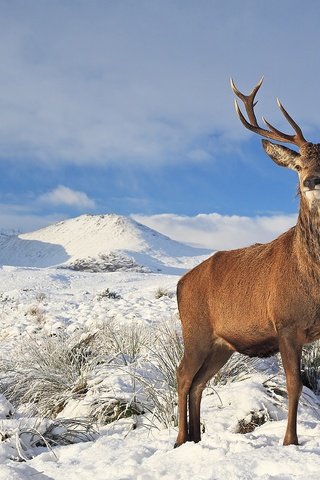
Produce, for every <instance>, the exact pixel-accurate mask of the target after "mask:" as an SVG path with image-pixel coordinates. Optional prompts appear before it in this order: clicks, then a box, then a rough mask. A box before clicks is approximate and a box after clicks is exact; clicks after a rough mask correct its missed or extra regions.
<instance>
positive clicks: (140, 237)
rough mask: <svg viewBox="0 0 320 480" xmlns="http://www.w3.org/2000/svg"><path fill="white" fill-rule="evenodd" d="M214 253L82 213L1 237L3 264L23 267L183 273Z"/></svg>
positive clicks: (115, 218)
mask: <svg viewBox="0 0 320 480" xmlns="http://www.w3.org/2000/svg"><path fill="white" fill-rule="evenodd" d="M210 253H211V252H210V251H209V250H204V249H200V248H195V247H191V246H188V245H185V244H183V243H179V242H176V241H174V240H172V239H170V238H169V237H167V236H165V235H162V234H161V233H159V232H157V231H155V230H152V229H151V228H149V227H146V226H145V225H142V224H141V223H138V222H136V221H135V220H133V219H131V218H128V217H124V216H120V215H115V214H106V215H81V216H80V217H76V218H72V219H68V220H64V221H62V222H59V223H56V224H53V225H50V226H48V227H45V228H42V229H40V230H37V231H35V232H31V233H25V234H20V235H16V236H9V235H0V265H13V266H22V267H37V268H44V267H53V266H59V267H61V268H70V269H74V270H83V271H91V272H103V271H111V272H112V271H117V270H133V271H140V272H157V271H161V272H164V273H180V271H183V270H186V269H188V268H191V267H192V266H194V265H195V264H197V263H199V262H200V261H201V260H203V259H204V258H206V257H207V256H208V255H209V254H210Z"/></svg>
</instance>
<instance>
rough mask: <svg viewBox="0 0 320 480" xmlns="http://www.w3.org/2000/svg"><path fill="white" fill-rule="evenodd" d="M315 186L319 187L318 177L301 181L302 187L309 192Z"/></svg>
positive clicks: (319, 180) (319, 179)
mask: <svg viewBox="0 0 320 480" xmlns="http://www.w3.org/2000/svg"><path fill="white" fill-rule="evenodd" d="M316 185H320V177H316V176H313V177H307V178H306V179H305V180H304V181H303V186H304V187H306V188H308V189H309V190H314V189H315V187H316Z"/></svg>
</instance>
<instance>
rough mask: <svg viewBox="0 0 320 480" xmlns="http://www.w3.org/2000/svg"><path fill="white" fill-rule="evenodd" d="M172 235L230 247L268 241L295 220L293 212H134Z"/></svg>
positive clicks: (140, 219)
mask: <svg viewBox="0 0 320 480" xmlns="http://www.w3.org/2000/svg"><path fill="white" fill-rule="evenodd" d="M132 217H133V218H134V219H135V220H137V221H138V222H141V223H143V224H145V225H147V226H148V227H150V228H154V229H155V230H158V231H159V232H161V233H164V234H165V235H168V236H169V237H171V238H173V239H175V240H178V241H181V242H184V243H191V244H194V245H198V246H202V247H206V248H211V249H213V250H228V249H232V248H239V247H243V246H247V245H250V244H252V243H256V242H261V243H264V242H268V241H270V240H272V239H273V238H276V237H277V236H278V235H280V234H281V233H283V232H284V231H285V230H287V229H288V228H290V227H291V226H292V225H294V224H295V222H296V218H297V216H296V214H294V215H273V216H268V217H266V216H257V217H253V218H251V217H244V216H238V215H231V216H229V215H219V214H217V213H211V214H199V215H196V216H193V217H191V216H181V215H175V214H162V215H151V216H147V215H132Z"/></svg>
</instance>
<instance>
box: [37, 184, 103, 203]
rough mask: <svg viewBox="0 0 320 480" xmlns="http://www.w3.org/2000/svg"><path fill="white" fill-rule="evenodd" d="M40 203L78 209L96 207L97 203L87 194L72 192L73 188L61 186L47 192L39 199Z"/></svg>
mask: <svg viewBox="0 0 320 480" xmlns="http://www.w3.org/2000/svg"><path fill="white" fill-rule="evenodd" d="M39 201H40V202H45V203H50V204H51V205H68V206H71V207H76V208H89V209H92V208H94V207H95V202H94V200H92V199H91V198H89V197H88V195H87V194H86V193H85V192H79V191H78V190H72V189H71V188H68V187H65V186H64V185H59V186H58V187H56V188H55V189H54V190H52V191H51V192H47V193H45V194H43V195H41V196H40V197H39Z"/></svg>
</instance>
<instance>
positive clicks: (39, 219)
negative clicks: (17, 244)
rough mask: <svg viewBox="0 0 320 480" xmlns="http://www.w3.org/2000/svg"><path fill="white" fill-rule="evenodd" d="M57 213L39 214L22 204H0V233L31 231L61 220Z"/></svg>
mask: <svg viewBox="0 0 320 480" xmlns="http://www.w3.org/2000/svg"><path fill="white" fill-rule="evenodd" d="M65 217H66V216H65V215H61V214H59V213H52V214H49V215H44V214H39V213H36V212H34V211H33V210H32V209H31V208H28V207H25V206H22V205H8V204H0V234H1V233H6V234H18V233H24V232H31V231H34V230H38V229H39V228H43V227H47V226H48V225H51V224H52V223H56V222H59V221H60V220H63V219H64V218H65Z"/></svg>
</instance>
